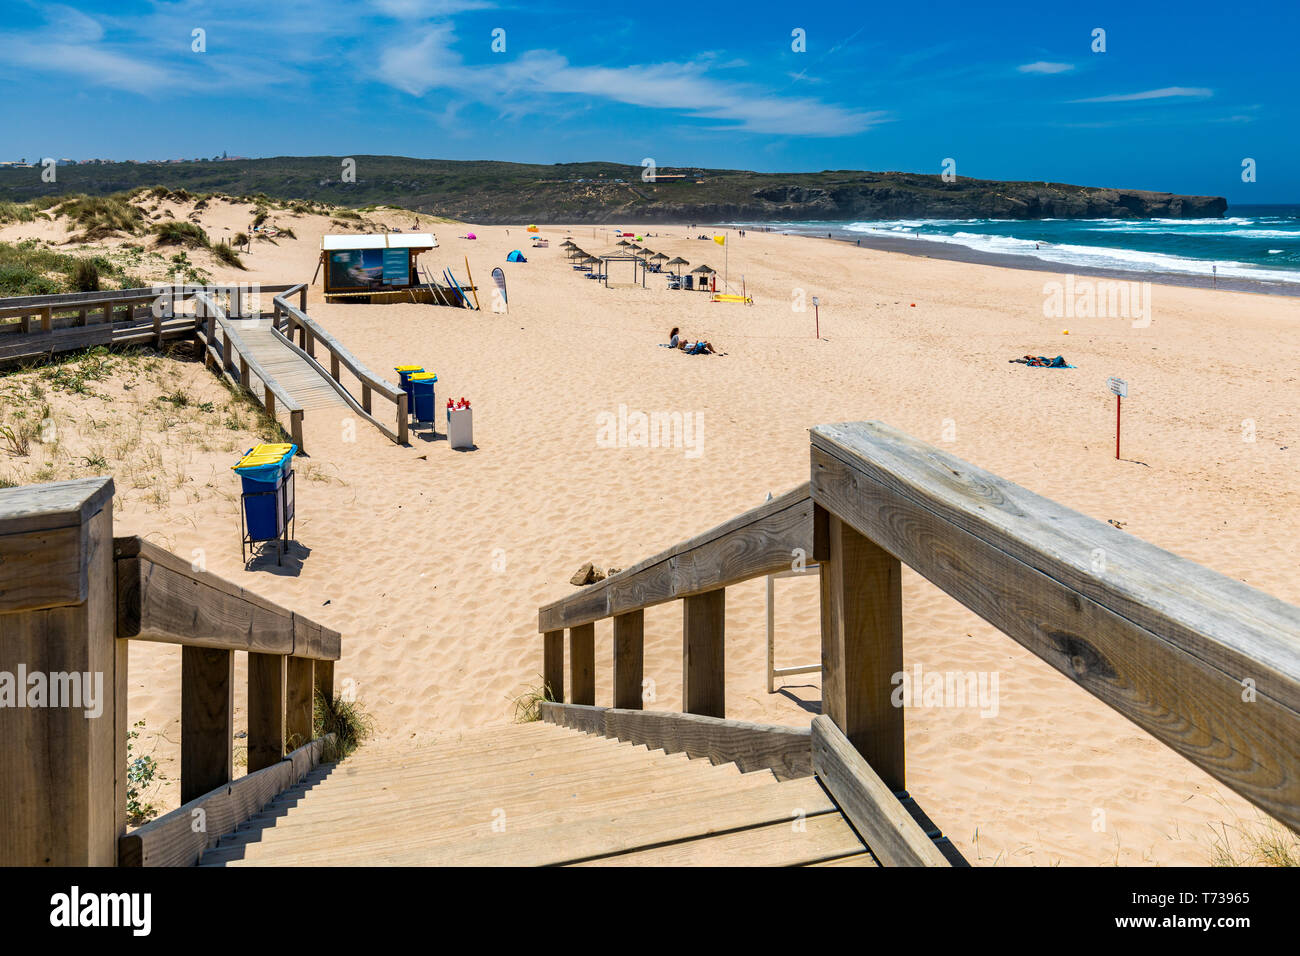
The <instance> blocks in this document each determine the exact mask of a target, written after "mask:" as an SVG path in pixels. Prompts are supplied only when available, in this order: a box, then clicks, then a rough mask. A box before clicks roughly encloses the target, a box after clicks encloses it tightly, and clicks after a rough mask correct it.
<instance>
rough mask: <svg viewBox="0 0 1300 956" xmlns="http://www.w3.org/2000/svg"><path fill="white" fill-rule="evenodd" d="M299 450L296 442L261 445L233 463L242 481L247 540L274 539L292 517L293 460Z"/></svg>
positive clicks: (250, 541)
mask: <svg viewBox="0 0 1300 956" xmlns="http://www.w3.org/2000/svg"><path fill="white" fill-rule="evenodd" d="M297 452H298V446H297V445H291V444H280V445H258V446H256V447H255V448H250V449H249V450H248V451H247V452H245V453H244V456H243V457H242V458H240V459H239V461H238V462H236V463H235V464H234V465H233V466H232V468H233V469H234V471H235V473H236V474H237V475H239V480H240V481H241V482H242V484H243V495H242V496H241V498H242V501H243V507H244V536H245V541H246V542H247V543H252V542H257V541H273V540H275V539H276V538H279V537H280V536H281V535H283V534H284V530H285V528H286V527H288V524H289V522H290V521H291V520H293V511H294V503H293V481H292V475H293V468H292V462H293V456H294V455H295V454H297Z"/></svg>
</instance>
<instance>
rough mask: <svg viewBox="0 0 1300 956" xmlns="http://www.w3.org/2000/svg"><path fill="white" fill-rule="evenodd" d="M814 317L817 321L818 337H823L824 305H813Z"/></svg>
mask: <svg viewBox="0 0 1300 956" xmlns="http://www.w3.org/2000/svg"><path fill="white" fill-rule="evenodd" d="M813 318H814V319H815V320H816V323H817V338H819V339H820V338H821V337H822V307H821V306H820V305H814V306H813Z"/></svg>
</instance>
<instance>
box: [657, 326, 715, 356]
mask: <svg viewBox="0 0 1300 956" xmlns="http://www.w3.org/2000/svg"><path fill="white" fill-rule="evenodd" d="M668 347H669V348H674V349H681V350H682V351H683V352H685V353H686V354H687V355H716V354H717V350H716V349H714V347H713V343H712V342H688V341H686V337H685V336H684V335H682V334H681V329H679V328H677V327H676V326H673V330H672V331H671V332H669V333H668Z"/></svg>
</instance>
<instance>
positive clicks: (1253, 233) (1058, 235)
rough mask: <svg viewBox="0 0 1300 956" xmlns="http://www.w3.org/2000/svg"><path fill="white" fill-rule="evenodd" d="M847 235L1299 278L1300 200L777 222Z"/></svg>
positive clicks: (1059, 260) (1085, 262)
mask: <svg viewBox="0 0 1300 956" xmlns="http://www.w3.org/2000/svg"><path fill="white" fill-rule="evenodd" d="M773 228H774V229H777V230H779V231H783V232H807V233H810V234H817V233H825V232H833V233H835V234H837V235H839V236H840V237H842V238H852V237H853V236H855V235H857V236H862V237H867V236H877V237H886V236H888V237H893V238H906V237H910V236H918V237H919V238H921V239H926V240H929V241H932V242H946V243H955V244H958V245H962V246H966V247H968V248H971V249H975V250H978V251H981V252H987V253H996V254H1000V255H1014V256H1029V257H1034V258H1036V259H1039V260H1042V261H1043V262H1046V263H1055V264H1059V265H1062V266H1065V267H1067V268H1095V269H1108V270H1111V269H1117V270H1124V271H1132V272H1145V273H1153V272H1155V273H1175V274H1187V275H1196V276H1204V277H1207V278H1208V277H1209V276H1210V275H1211V274H1212V273H1216V270H1217V273H1216V274H1217V275H1218V276H1219V277H1221V278H1239V279H1254V280H1257V281H1261V282H1285V283H1296V284H1300V206H1233V207H1230V208H1229V209H1228V211H1227V213H1226V214H1225V216H1224V218H1222V219H1035V220H1019V219H1017V220H1008V219H890V220H874V221H861V222H803V223H780V224H774V225H773Z"/></svg>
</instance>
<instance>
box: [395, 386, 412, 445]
mask: <svg viewBox="0 0 1300 956" xmlns="http://www.w3.org/2000/svg"><path fill="white" fill-rule="evenodd" d="M407 401H408V396H407V394H406V392H402V394H400V395H398V396H397V444H399V445H405V444H407V442H408V435H409V432H408V431H407V429H408V428H409V426H410V417H411V414H410V412H409V411H408V410H407V407H406V403H407Z"/></svg>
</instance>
